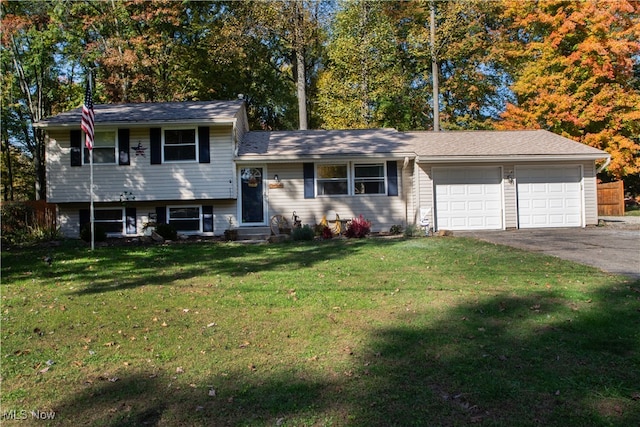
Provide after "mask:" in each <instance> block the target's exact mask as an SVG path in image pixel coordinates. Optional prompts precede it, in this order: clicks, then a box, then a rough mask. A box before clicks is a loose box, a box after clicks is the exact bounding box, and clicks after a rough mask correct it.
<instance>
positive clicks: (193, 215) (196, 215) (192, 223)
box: [168, 206, 202, 233]
mask: <svg viewBox="0 0 640 427" xmlns="http://www.w3.org/2000/svg"><path fill="white" fill-rule="evenodd" d="M168 210H169V212H168V213H169V216H168V222H169V224H171V225H173V226H174V227H175V228H176V230H178V231H180V232H183V233H189V232H195V233H198V232H200V230H201V229H202V226H201V223H200V206H175V207H169V209H168Z"/></svg>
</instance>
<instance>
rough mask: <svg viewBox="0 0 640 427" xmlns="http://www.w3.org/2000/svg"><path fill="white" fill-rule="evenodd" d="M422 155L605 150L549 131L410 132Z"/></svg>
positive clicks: (493, 154) (598, 151)
mask: <svg viewBox="0 0 640 427" xmlns="http://www.w3.org/2000/svg"><path fill="white" fill-rule="evenodd" d="M407 135H408V136H409V137H410V138H411V139H412V140H413V151H415V153H416V154H417V155H418V156H420V157H429V158H432V157H448V156H449V157H451V156H473V157H479V156H548V155H572V154H575V155H595V156H597V155H601V157H606V153H604V152H603V151H601V150H598V149H596V148H593V147H589V146H587V145H585V144H582V143H579V142H576V141H573V140H571V139H569V138H565V137H563V136H560V135H556V134H555V133H553V132H549V131H546V130H513V131H453V132H447V131H445V132H407Z"/></svg>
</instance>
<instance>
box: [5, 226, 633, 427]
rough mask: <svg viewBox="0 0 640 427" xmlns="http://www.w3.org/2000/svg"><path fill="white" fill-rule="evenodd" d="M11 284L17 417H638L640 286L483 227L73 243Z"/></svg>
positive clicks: (368, 421) (13, 257)
mask: <svg viewBox="0 0 640 427" xmlns="http://www.w3.org/2000/svg"><path fill="white" fill-rule="evenodd" d="M47 255H51V256H52V258H53V262H52V265H51V266H49V265H48V264H47V263H46V262H44V261H43V260H42V258H43V257H44V256H47ZM1 290H2V325H1V326H2V330H1V334H2V335H1V338H2V347H1V348H2V350H1V362H2V365H1V373H2V409H1V410H2V416H3V425H4V422H5V421H8V420H9V419H16V418H21V417H23V418H27V419H28V420H32V421H33V420H34V417H35V416H37V415H40V416H42V414H45V415H47V414H51V415H54V416H55V418H54V421H49V423H50V424H51V425H68V426H77V425H101V426H121V425H132V426H134V425H167V426H175V425H180V426H197V425H203V426H221V425H233V426H236V425H240V426H244V425H246V426H274V425H283V426H301V425H302V426H306V425H308V426H318V425H319V426H322V425H327V426H391V425H398V426H411V425H425V426H433V425H467V424H472V423H477V424H480V425H489V426H491V425H501V426H519V425H521V426H527V425H563V426H584V425H619V426H627V425H633V424H634V423H636V422H637V420H638V419H640V283H639V282H637V281H636V282H633V281H631V280H629V279H626V278H624V277H620V276H613V275H607V274H604V273H601V272H599V271H597V270H595V269H593V268H589V267H585V266H581V265H578V264H573V263H570V262H564V261H561V260H558V259H556V258H551V257H546V256H542V255H539V254H530V253H526V252H523V251H519V250H515V249H511V248H506V247H501V246H495V245H492V244H488V243H482V242H478V241H475V240H472V239H465V238H457V237H454V238H435V237H434V238H420V239H409V240H405V239H364V240H334V241H326V242H311V243H304V244H302V243H295V244H294V243H285V244H274V245H243V244H231V243H197V244H193V243H192V244H175V245H169V246H160V245H158V246H149V247H135V246H133V247H106V248H99V249H97V250H96V251H94V252H91V251H89V250H87V248H86V247H84V246H81V245H80V244H79V243H74V242H65V243H64V244H63V245H62V246H61V247H57V248H52V249H47V248H30V249H11V250H3V252H2V286H1ZM31 411H40V412H39V413H38V412H34V414H32V413H31ZM38 423H43V422H42V421H38ZM38 425H44V424H38Z"/></svg>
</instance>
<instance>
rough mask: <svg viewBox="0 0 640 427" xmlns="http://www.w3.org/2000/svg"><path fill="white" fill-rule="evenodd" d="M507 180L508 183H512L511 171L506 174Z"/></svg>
mask: <svg viewBox="0 0 640 427" xmlns="http://www.w3.org/2000/svg"><path fill="white" fill-rule="evenodd" d="M507 181H509V184H513V171H509V173H508V174H507Z"/></svg>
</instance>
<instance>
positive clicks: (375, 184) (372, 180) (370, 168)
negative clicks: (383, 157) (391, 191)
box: [353, 164, 386, 194]
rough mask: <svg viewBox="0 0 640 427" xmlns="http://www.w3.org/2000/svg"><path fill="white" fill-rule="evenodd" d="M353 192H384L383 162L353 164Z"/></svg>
mask: <svg viewBox="0 0 640 427" xmlns="http://www.w3.org/2000/svg"><path fill="white" fill-rule="evenodd" d="M353 170H354V182H353V183H354V189H353V194H385V193H386V190H385V188H384V187H385V186H384V164H370V165H367V164H355V165H354V166H353Z"/></svg>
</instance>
